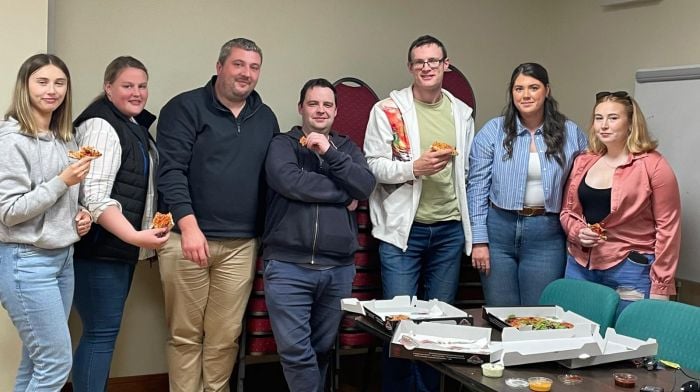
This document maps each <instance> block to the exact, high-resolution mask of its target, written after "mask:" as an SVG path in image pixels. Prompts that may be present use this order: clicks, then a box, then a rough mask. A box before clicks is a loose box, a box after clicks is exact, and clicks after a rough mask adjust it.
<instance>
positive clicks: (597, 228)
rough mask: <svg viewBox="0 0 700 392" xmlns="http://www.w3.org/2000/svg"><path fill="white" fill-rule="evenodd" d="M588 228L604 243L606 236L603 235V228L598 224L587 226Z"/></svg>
mask: <svg viewBox="0 0 700 392" xmlns="http://www.w3.org/2000/svg"><path fill="white" fill-rule="evenodd" d="M588 228H589V229H591V230H592V231H593V232H594V233H596V234H598V237H599V238H600V239H601V240H603V241H605V240H607V239H608V236H607V235H606V234H605V228H604V227H603V226H602V225H601V224H600V223H594V224H592V225H588Z"/></svg>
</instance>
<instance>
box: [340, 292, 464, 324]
mask: <svg viewBox="0 0 700 392" xmlns="http://www.w3.org/2000/svg"><path fill="white" fill-rule="evenodd" d="M340 307H341V309H342V310H345V311H347V312H353V313H359V314H361V315H363V316H366V317H367V318H368V319H370V320H372V321H374V322H375V323H377V324H379V325H381V326H383V327H384V328H385V329H386V330H388V331H393V330H394V329H395V328H396V326H397V325H398V323H399V321H401V320H394V319H392V317H393V316H399V315H400V316H404V317H408V319H409V320H413V321H415V322H416V323H420V322H423V321H432V322H440V323H446V324H455V325H472V324H473V323H474V318H473V317H472V316H471V315H469V314H467V313H466V312H464V311H463V310H460V309H457V308H455V307H454V306H452V305H450V304H447V303H445V302H442V301H438V300H436V299H433V300H430V301H423V300H419V299H417V298H416V297H415V296H414V297H410V296H408V295H401V296H396V297H394V298H392V299H387V300H376V299H373V300H369V301H360V300H358V299H357V298H343V299H342V300H341V303H340Z"/></svg>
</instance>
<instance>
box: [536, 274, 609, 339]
mask: <svg viewBox="0 0 700 392" xmlns="http://www.w3.org/2000/svg"><path fill="white" fill-rule="evenodd" d="M619 302H620V296H619V295H618V294H617V292H616V291H615V290H613V289H611V288H610V287H607V286H603V285H601V284H598V283H593V282H589V281H587V280H578V279H557V280H555V281H553V282H552V283H550V284H548V285H547V287H545V288H544V291H542V295H541V296H540V305H559V306H561V307H562V308H563V309H564V310H570V311H572V312H574V313H576V314H579V315H581V316H583V317H585V318H587V319H589V320H591V321H593V322H595V323H597V324H598V325H600V334H601V335H602V336H605V331H606V330H607V329H608V327H612V326H613V324H614V323H615V313H616V312H617V305H618V303H619Z"/></svg>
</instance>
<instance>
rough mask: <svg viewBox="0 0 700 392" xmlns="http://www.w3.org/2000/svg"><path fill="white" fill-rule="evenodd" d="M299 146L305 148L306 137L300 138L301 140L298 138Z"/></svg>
mask: <svg viewBox="0 0 700 392" xmlns="http://www.w3.org/2000/svg"><path fill="white" fill-rule="evenodd" d="M299 144H301V145H302V146H304V147H306V136H302V137H301V138H299Z"/></svg>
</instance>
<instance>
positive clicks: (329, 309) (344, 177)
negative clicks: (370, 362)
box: [263, 79, 375, 392]
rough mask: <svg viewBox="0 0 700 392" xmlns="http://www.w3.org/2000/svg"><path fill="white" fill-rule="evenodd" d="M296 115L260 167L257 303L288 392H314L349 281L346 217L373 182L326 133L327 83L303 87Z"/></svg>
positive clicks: (345, 141)
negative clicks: (263, 180) (260, 290)
mask: <svg viewBox="0 0 700 392" xmlns="http://www.w3.org/2000/svg"><path fill="white" fill-rule="evenodd" d="M299 114H301V118H302V126H301V127H294V128H292V130H291V131H289V132H287V133H286V134H280V135H277V136H275V138H274V139H273V140H272V143H271V144H270V151H269V154H268V156H267V160H266V162H265V171H266V173H267V182H268V184H269V186H270V189H269V197H268V211H267V217H266V220H265V235H264V237H263V258H264V259H265V262H266V265H265V272H264V281H265V302H266V303H267V307H268V310H269V314H270V322H271V325H272V331H273V333H274V335H275V341H276V342H277V352H278V353H279V355H280V360H281V362H282V368H283V370H284V375H285V378H286V379H287V385H288V386H289V390H290V391H291V392H297V391H319V392H321V391H323V387H324V386H325V382H324V380H325V376H326V370H327V368H328V362H329V361H328V360H329V358H328V356H329V352H330V349H331V347H332V345H333V342H335V338H336V334H337V332H338V326H339V324H340V319H341V317H342V312H341V310H340V299H341V298H344V297H349V296H350V292H351V290H352V281H353V278H354V276H355V265H354V263H353V261H354V260H353V256H354V254H355V250H357V248H358V243H357V223H356V221H355V212H354V210H355V208H356V207H357V202H358V200H365V199H367V198H368V197H369V195H370V193H371V192H372V189H374V184H375V181H374V176H373V175H372V173H371V172H370V170H369V166H368V165H367V161H365V157H364V155H363V154H362V151H360V149H359V147H357V145H355V143H353V142H352V141H351V140H350V138H348V137H347V136H343V135H338V134H336V133H335V132H331V127H332V126H333V120H334V119H335V115H336V102H335V88H334V87H333V85H332V84H331V83H330V82H328V81H327V80H325V79H312V80H309V81H308V82H307V83H306V84H305V85H304V87H303V88H302V90H301V94H300V97H299Z"/></svg>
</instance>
